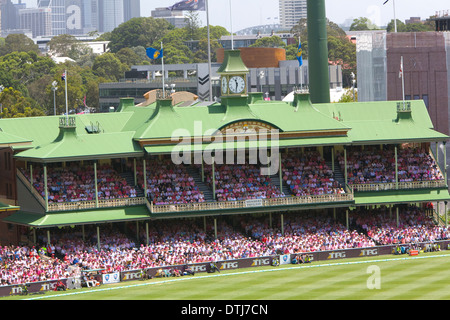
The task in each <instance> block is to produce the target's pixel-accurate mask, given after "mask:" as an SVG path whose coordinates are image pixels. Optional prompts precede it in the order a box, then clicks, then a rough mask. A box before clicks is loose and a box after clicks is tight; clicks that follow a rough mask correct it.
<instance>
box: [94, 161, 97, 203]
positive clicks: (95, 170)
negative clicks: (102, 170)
mask: <svg viewBox="0 0 450 320" xmlns="http://www.w3.org/2000/svg"><path fill="white" fill-rule="evenodd" d="M97 181H98V180H97V160H95V161H94V185H95V207H96V208H98V185H97V184H98V182H97Z"/></svg>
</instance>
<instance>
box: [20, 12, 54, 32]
mask: <svg viewBox="0 0 450 320" xmlns="http://www.w3.org/2000/svg"><path fill="white" fill-rule="evenodd" d="M51 14H52V11H51V9H50V8H32V9H20V10H19V21H20V29H22V30H30V31H31V35H32V36H33V38H36V37H39V36H49V35H51V34H52V17H51Z"/></svg>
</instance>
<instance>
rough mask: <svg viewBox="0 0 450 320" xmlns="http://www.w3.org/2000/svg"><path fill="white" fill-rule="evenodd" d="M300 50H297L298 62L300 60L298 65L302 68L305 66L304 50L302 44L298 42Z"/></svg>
mask: <svg viewBox="0 0 450 320" xmlns="http://www.w3.org/2000/svg"><path fill="white" fill-rule="evenodd" d="M298 43H299V44H298V49H297V60H298V64H299V65H300V67H301V66H302V65H303V57H302V54H303V49H302V42H301V41H298Z"/></svg>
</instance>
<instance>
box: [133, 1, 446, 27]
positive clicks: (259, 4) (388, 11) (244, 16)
mask: <svg viewBox="0 0 450 320" xmlns="http://www.w3.org/2000/svg"><path fill="white" fill-rule="evenodd" d="M178 1H179V0H141V16H143V17H149V16H151V11H152V10H154V9H155V8H160V7H167V6H170V5H172V4H174V3H176V2H178ZM384 1H385V0H326V13H327V18H328V19H329V20H331V21H333V22H335V23H337V24H342V23H344V22H345V20H347V19H353V18H359V17H368V18H369V19H370V20H371V21H372V22H374V23H375V24H376V25H377V26H385V25H387V24H388V23H389V21H391V20H392V19H393V18H394V5H393V3H394V2H395V16H396V17H397V19H399V20H401V21H405V20H406V19H408V18H410V17H421V18H422V19H426V18H428V17H429V16H431V15H434V14H435V13H436V11H444V10H445V11H447V10H449V14H450V2H449V1H448V0H429V1H425V0H390V1H389V2H388V3H387V4H385V5H383V3H384ZM230 2H231V10H230ZM230 12H231V13H232V15H230ZM278 14H279V9H278V0H209V23H210V25H214V26H216V25H217V26H223V27H225V28H226V29H227V30H229V31H230V30H232V31H233V32H237V31H239V30H242V29H245V28H247V27H252V26H255V25H260V24H270V23H273V21H276V22H278V20H276V19H274V18H275V17H278ZM230 16H232V19H230ZM199 18H200V19H201V20H202V21H203V25H206V13H205V12H200V14H199Z"/></svg>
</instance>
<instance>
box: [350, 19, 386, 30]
mask: <svg viewBox="0 0 450 320" xmlns="http://www.w3.org/2000/svg"><path fill="white" fill-rule="evenodd" d="M376 29H379V28H378V27H377V26H376V25H375V24H374V23H373V22H372V21H370V19H369V18H366V17H360V18H357V19H353V23H352V25H351V26H350V31H362V30H376Z"/></svg>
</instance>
